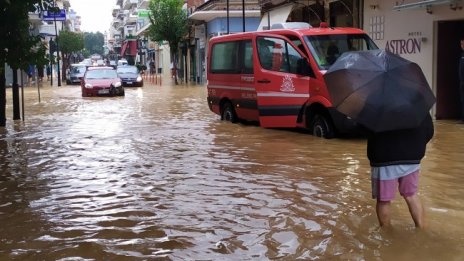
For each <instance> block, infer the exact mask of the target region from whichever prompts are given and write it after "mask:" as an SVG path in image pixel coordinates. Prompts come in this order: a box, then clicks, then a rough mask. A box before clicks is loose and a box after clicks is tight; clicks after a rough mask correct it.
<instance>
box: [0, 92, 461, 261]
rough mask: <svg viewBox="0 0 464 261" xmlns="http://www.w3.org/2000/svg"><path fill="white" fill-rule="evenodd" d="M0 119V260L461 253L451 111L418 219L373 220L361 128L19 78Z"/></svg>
mask: <svg viewBox="0 0 464 261" xmlns="http://www.w3.org/2000/svg"><path fill="white" fill-rule="evenodd" d="M7 99H8V100H7V104H8V105H7V106H8V107H7V119H8V121H7V127H6V128H5V129H0V173H1V175H0V213H1V215H0V223H1V224H2V225H1V227H0V260H296V259H299V260H314V259H319V260H463V259H464V186H463V181H464V162H463V157H462V155H463V152H464V124H456V123H455V122H454V121H437V122H435V136H434V138H433V139H432V141H431V143H429V145H428V150H427V154H426V158H424V160H423V161H422V173H421V179H420V184H419V193H420V196H421V198H422V200H423V203H424V205H425V208H426V218H427V224H428V229H427V230H426V231H417V230H416V229H415V228H414V224H413V222H412V220H411V218H410V216H409V213H408V210H407V206H406V204H405V203H404V201H403V200H402V198H401V197H400V196H399V195H397V197H396V200H395V201H394V203H393V220H392V222H393V226H394V230H393V231H384V230H381V229H379V227H378V223H377V218H376V215H375V202H374V200H372V199H371V188H370V177H369V171H370V168H369V163H368V161H367V158H366V152H365V150H366V148H365V147H366V142H365V140H364V139H333V140H324V139H320V138H315V137H313V136H311V135H308V134H305V133H300V132H294V131H288V130H270V129H263V128H260V127H257V126H253V125H243V124H231V123H228V122H223V121H221V120H220V119H219V117H218V116H216V115H215V114H213V113H212V112H210V111H209V109H208V106H207V104H206V90H205V87H203V86H195V85H193V86H182V85H180V86H171V85H167V84H166V85H163V86H155V85H150V84H146V85H145V87H143V88H126V96H125V97H100V98H82V97H81V91H80V87H79V86H63V87H59V88H58V87H54V88H52V87H50V86H48V85H47V86H44V87H43V88H42V89H41V102H39V101H38V95H37V89H36V88H31V87H29V88H26V89H25V99H26V104H25V116H26V117H25V118H26V119H25V121H24V122H22V121H16V122H13V121H12V120H11V118H12V111H11V110H12V105H11V89H7Z"/></svg>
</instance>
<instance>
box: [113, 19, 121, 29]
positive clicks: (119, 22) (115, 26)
mask: <svg viewBox="0 0 464 261" xmlns="http://www.w3.org/2000/svg"><path fill="white" fill-rule="evenodd" d="M121 22H122V21H121V19H119V18H115V19H113V21H112V22H111V25H112V26H113V28H118V27H119V25H120V24H121Z"/></svg>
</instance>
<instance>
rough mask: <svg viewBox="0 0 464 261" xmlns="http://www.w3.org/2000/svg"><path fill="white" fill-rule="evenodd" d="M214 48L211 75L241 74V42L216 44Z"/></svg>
mask: <svg viewBox="0 0 464 261" xmlns="http://www.w3.org/2000/svg"><path fill="white" fill-rule="evenodd" d="M212 48H213V49H212V56H211V73H223V74H234V73H240V71H241V69H240V65H239V63H240V59H239V55H240V54H239V48H240V42H239V41H233V42H222V43H216V44H215V45H214V46H213V47H212Z"/></svg>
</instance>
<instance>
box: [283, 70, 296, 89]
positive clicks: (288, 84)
mask: <svg viewBox="0 0 464 261" xmlns="http://www.w3.org/2000/svg"><path fill="white" fill-rule="evenodd" d="M280 91H282V92H294V91H295V86H293V80H292V78H291V77H290V76H289V75H288V74H287V75H285V76H284V78H283V79H282V85H281V86H280Z"/></svg>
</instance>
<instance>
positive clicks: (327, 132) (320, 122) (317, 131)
mask: <svg viewBox="0 0 464 261" xmlns="http://www.w3.org/2000/svg"><path fill="white" fill-rule="evenodd" d="M312 134H313V135H314V136H316V137H321V138H326V139H331V138H333V137H334V136H335V130H334V127H333V124H332V122H331V121H330V120H329V119H327V118H326V117H325V116H323V115H321V114H316V116H314V120H313V123H312Z"/></svg>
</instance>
